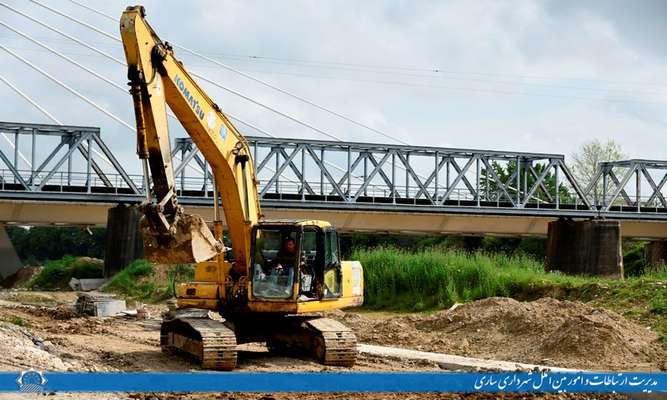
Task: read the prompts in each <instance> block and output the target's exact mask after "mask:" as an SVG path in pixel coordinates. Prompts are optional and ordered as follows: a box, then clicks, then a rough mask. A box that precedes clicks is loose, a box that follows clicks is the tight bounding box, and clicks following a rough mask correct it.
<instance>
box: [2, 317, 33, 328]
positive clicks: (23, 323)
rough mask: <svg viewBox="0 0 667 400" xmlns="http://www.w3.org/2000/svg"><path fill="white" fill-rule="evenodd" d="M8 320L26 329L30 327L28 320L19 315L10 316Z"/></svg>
mask: <svg viewBox="0 0 667 400" xmlns="http://www.w3.org/2000/svg"><path fill="white" fill-rule="evenodd" d="M8 322H9V323H11V324H14V325H16V326H20V327H22V328H26V329H30V328H31V327H32V325H31V324H30V321H26V320H25V319H23V318H21V317H12V318H11V319H10V320H9V321H8Z"/></svg>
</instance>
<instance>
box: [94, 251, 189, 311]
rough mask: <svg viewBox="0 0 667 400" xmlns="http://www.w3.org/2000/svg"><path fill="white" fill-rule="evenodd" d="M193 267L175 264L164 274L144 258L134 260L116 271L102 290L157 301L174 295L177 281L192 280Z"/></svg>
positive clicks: (137, 298) (141, 299)
mask: <svg viewBox="0 0 667 400" xmlns="http://www.w3.org/2000/svg"><path fill="white" fill-rule="evenodd" d="M193 278H194V267H193V266H192V265H188V264H177V265H173V266H169V267H167V269H166V275H164V274H159V273H158V270H157V269H156V268H155V267H154V266H153V265H151V263H149V262H148V261H146V260H136V261H134V262H133V263H132V264H130V265H129V266H128V267H127V268H125V269H123V270H122V271H120V272H119V273H117V274H116V275H115V276H114V277H113V278H112V279H111V281H110V282H109V283H107V284H106V285H104V287H103V288H102V290H104V291H107V292H114V293H119V294H122V295H124V296H126V297H129V298H133V299H136V300H140V301H150V302H158V301H162V300H166V299H168V298H171V297H173V296H174V288H175V286H176V283H177V282H183V281H188V280H192V279H193Z"/></svg>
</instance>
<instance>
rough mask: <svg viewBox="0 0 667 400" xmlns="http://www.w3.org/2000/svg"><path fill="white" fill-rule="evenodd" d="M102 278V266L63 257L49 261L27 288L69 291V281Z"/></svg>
mask: <svg viewBox="0 0 667 400" xmlns="http://www.w3.org/2000/svg"><path fill="white" fill-rule="evenodd" d="M103 276H104V270H103V264H102V262H101V261H100V260H96V259H91V258H85V257H82V258H75V257H70V256H65V257H63V258H61V259H60V260H55V261H49V262H47V263H46V265H45V266H44V268H43V269H42V271H41V272H40V273H39V274H38V275H37V276H36V277H34V278H33V279H32V280H31V281H30V283H29V284H28V287H30V288H32V289H42V290H69V289H70V287H69V285H68V283H69V281H70V279H72V278H77V279H92V278H102V277H103Z"/></svg>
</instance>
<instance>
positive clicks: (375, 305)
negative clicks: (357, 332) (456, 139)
mask: <svg viewBox="0 0 667 400" xmlns="http://www.w3.org/2000/svg"><path fill="white" fill-rule="evenodd" d="M353 259H355V260H359V261H361V263H362V265H363V266H364V278H365V300H366V301H365V305H366V306H367V307H369V308H372V309H385V310H395V311H428V310H435V309H442V308H446V307H449V306H451V305H452V304H454V303H457V302H458V303H463V302H467V301H473V300H478V299H482V298H486V297H493V296H506V297H512V298H515V299H517V300H534V299H537V298H540V297H546V296H549V297H554V298H557V299H561V300H579V301H584V302H588V303H590V304H592V305H594V306H600V307H604V308H607V309H611V310H613V311H616V312H619V313H621V314H623V315H625V316H626V317H630V318H631V319H633V320H635V321H639V322H641V323H645V324H647V325H649V326H651V327H652V328H653V329H655V330H656V332H658V333H659V334H660V335H661V336H662V338H663V339H664V340H667V269H666V268H664V267H663V268H661V269H659V270H658V271H656V272H654V273H651V274H645V275H642V276H639V277H631V278H628V279H626V280H614V279H605V278H599V277H584V276H566V275H562V274H555V273H545V272H544V268H543V265H542V263H540V262H537V261H536V260H534V259H532V258H529V257H525V256H512V257H510V256H506V255H503V254H493V255H489V254H483V253H475V254H467V253H464V252H457V251H447V250H441V249H432V250H424V251H420V252H416V253H415V252H405V251H402V250H399V249H395V248H379V249H372V250H363V251H356V252H355V253H354V255H353Z"/></svg>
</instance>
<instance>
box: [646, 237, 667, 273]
mask: <svg viewBox="0 0 667 400" xmlns="http://www.w3.org/2000/svg"><path fill="white" fill-rule="evenodd" d="M661 264H667V241H665V240H658V241H655V242H649V244H648V245H647V246H646V268H647V269H648V270H653V269H655V268H657V267H658V266H660V265H661Z"/></svg>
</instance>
